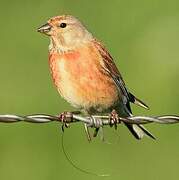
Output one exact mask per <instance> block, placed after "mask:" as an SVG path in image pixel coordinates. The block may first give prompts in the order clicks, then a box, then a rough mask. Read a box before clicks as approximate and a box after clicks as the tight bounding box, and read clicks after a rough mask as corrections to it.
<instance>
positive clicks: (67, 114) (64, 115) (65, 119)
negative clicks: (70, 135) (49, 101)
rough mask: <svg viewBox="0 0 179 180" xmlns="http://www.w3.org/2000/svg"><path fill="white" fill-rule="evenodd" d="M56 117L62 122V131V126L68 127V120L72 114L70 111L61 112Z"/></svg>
mask: <svg viewBox="0 0 179 180" xmlns="http://www.w3.org/2000/svg"><path fill="white" fill-rule="evenodd" d="M58 117H59V119H60V121H61V122H62V131H63V132H64V128H68V127H69V126H70V124H69V123H68V122H69V120H71V119H72V118H73V114H72V113H71V112H63V113H61V114H60V115H59V116H58Z"/></svg>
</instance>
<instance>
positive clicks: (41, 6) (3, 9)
mask: <svg viewBox="0 0 179 180" xmlns="http://www.w3.org/2000/svg"><path fill="white" fill-rule="evenodd" d="M59 14H72V15H74V16H77V17H78V18H79V19H81V20H82V21H83V22H84V23H85V24H86V26H87V27H88V29H89V30H90V31H91V32H93V34H94V35H95V36H97V37H98V38H99V39H100V40H102V41H103V42H104V43H105V45H106V46H107V47H108V49H109V50H110V52H111V54H112V55H113V57H114V58H115V59H116V63H117V64H118V67H120V71H121V72H122V74H123V77H124V79H125V81H126V83H127V85H128V88H129V89H130V90H131V91H132V92H133V93H134V94H136V95H137V96H139V97H140V98H142V99H143V100H145V101H146V102H147V103H148V104H149V105H150V107H151V109H150V110H149V111H145V110H143V109H141V108H136V107H133V109H134V114H140V115H164V114H179V108H178V107H179V90H178V88H179V83H178V78H179V50H178V49H179V1H178V0H170V1H168V0H146V1H143V0H135V1H133V0H128V1H126V0H113V1H104V0H103V1H102V0H98V1H95V0H91V1H89V0H74V1H70V0H52V1H49V0H43V1H42V0H39V1H35V0H31V1H27V0H15V1H9V0H6V1H5V0H1V6H0V21H1V28H0V42H1V43H0V54H1V57H0V82H1V87H0V114H6V113H11V114H19V115H24V114H33V113H47V114H58V113H60V112H63V111H65V110H72V109H73V108H72V107H70V105H69V104H68V103H66V102H65V101H64V100H63V99H62V98H60V96H59V95H58V93H57V91H56V90H55V88H54V87H53V84H52V82H51V78H50V74H49V68H48V60H47V58H48V44H49V40H48V38H47V37H45V36H42V35H41V34H39V33H37V32H36V29H37V28H38V27H39V26H41V25H42V24H43V23H45V22H46V20H47V19H48V18H49V17H51V16H55V15H59ZM147 127H148V128H149V129H150V130H151V131H152V132H153V133H154V134H155V135H156V136H157V137H158V138H157V141H153V140H151V139H149V138H144V139H143V140H142V141H136V140H135V139H134V138H133V137H132V136H131V135H130V134H129V133H128V131H127V129H126V128H125V127H123V126H120V127H119V128H118V130H117V131H114V129H111V128H107V127H106V128H105V129H104V130H105V137H106V140H108V141H110V142H112V144H110V145H109V144H105V143H102V142H101V141H100V140H99V138H96V139H94V141H93V142H92V143H88V142H87V140H86V136H85V133H84V131H83V126H82V124H74V125H73V126H71V127H70V128H69V129H66V131H65V147H66V151H67V152H68V154H69V156H70V157H71V159H72V160H73V161H74V162H75V163H76V165H77V166H79V167H81V168H84V169H86V170H89V171H91V172H95V173H99V174H103V173H105V174H106V173H109V174H111V176H110V177H106V178H103V179H117V178H118V179H122V180H134V179H138V180H143V179H145V180H151V179H152V180H159V179H162V180H167V179H172V180H173V179H178V178H179V171H178V167H179V126H178V125H170V126H166V125H148V126H147ZM61 134H62V133H61V131H60V125H59V124H57V123H50V124H28V123H16V124H0V179H2V180H24V179H26V180H56V179H78V180H80V179H86V180H88V179H102V178H100V177H95V176H91V175H88V174H83V173H81V172H79V171H78V170H76V169H74V168H73V167H72V166H71V165H70V164H69V162H68V161H67V160H66V159H65V157H64V154H63V153H62V147H61Z"/></svg>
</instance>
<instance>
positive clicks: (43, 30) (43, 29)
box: [37, 23, 52, 34]
mask: <svg viewBox="0 0 179 180" xmlns="http://www.w3.org/2000/svg"><path fill="white" fill-rule="evenodd" d="M51 28H52V26H51V25H50V24H49V23H46V24H44V25H43V26H41V27H39V28H38V29H37V32H40V33H44V34H48V33H49V32H50V30H51Z"/></svg>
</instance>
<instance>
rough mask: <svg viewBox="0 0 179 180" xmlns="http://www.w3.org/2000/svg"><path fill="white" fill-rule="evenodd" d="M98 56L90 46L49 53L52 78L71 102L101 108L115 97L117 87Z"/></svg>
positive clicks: (60, 91) (110, 102) (110, 103)
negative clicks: (61, 52)
mask: <svg viewBox="0 0 179 180" xmlns="http://www.w3.org/2000/svg"><path fill="white" fill-rule="evenodd" d="M100 58H101V57H100V55H99V54H98V53H97V51H96V50H95V49H94V48H93V47H90V46H88V47H83V48H80V49H76V50H75V51H71V52H67V53H64V54H60V53H58V52H57V53H50V56H49V63H50V69H51V74H52V78H53V81H54V83H55V85H56V87H57V89H58V91H59V93H60V94H61V95H62V96H63V97H64V98H65V99H66V100H67V101H68V102H70V103H71V104H72V105H74V106H78V107H81V108H86V109H88V108H90V107H100V108H102V109H103V108H107V107H109V106H112V104H114V103H115V101H117V99H118V92H117V88H116V86H115V84H114V82H113V80H112V78H111V77H110V76H108V75H107V74H106V73H105V72H104V70H103V68H102V66H101V64H100V61H101V59H100Z"/></svg>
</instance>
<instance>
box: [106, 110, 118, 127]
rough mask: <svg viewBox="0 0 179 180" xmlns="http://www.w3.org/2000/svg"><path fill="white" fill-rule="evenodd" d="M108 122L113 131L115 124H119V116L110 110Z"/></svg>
mask: <svg viewBox="0 0 179 180" xmlns="http://www.w3.org/2000/svg"><path fill="white" fill-rule="evenodd" d="M109 121H110V126H111V127H113V126H114V128H115V129H117V124H118V123H120V121H119V116H118V114H117V112H116V110H112V112H111V114H110V117H109Z"/></svg>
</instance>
